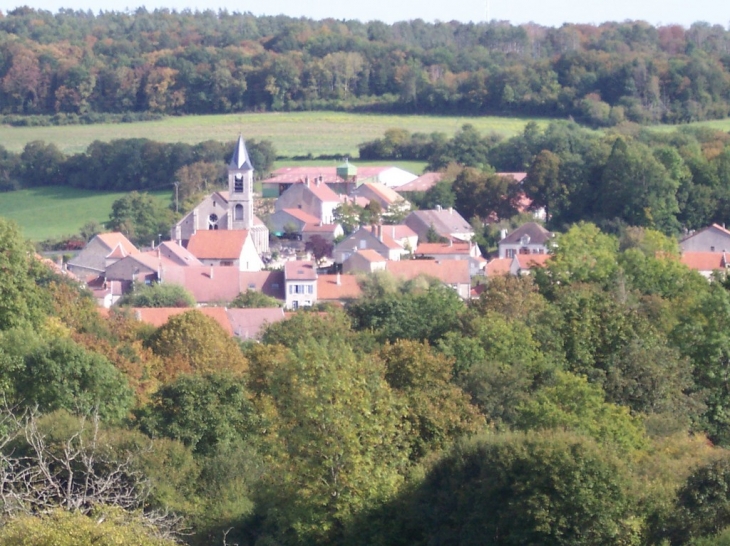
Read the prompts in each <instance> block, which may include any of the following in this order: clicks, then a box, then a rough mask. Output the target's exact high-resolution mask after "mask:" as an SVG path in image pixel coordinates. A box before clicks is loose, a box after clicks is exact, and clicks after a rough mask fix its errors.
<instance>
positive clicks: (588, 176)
mask: <svg viewBox="0 0 730 546" xmlns="http://www.w3.org/2000/svg"><path fill="white" fill-rule="evenodd" d="M360 154H361V156H365V157H368V158H376V157H380V158H387V159H419V160H426V161H428V162H429V165H428V169H432V170H441V171H443V172H444V176H443V178H442V182H441V183H439V184H437V185H436V186H435V187H433V188H432V189H431V190H429V191H428V192H422V193H413V194H410V195H409V196H408V197H409V198H410V199H411V200H412V201H413V202H414V204H416V205H417V206H420V207H424V208H429V207H431V208H432V207H434V206H436V205H441V206H444V207H448V206H455V207H456V208H457V210H459V212H460V213H461V214H462V215H463V216H464V217H465V218H468V219H471V218H474V217H476V218H478V219H479V220H488V219H489V220H490V222H493V221H494V217H495V215H496V216H497V217H498V218H501V219H508V218H510V217H511V216H513V215H515V214H517V212H518V211H519V210H520V209H522V208H524V203H523V202H522V201H521V200H522V196H523V195H526V196H527V197H528V198H529V199H530V200H531V203H530V208H532V209H538V208H545V210H546V212H547V217H548V224H549V225H550V226H551V227H553V228H556V229H565V228H567V227H568V226H570V225H572V224H574V223H576V222H579V221H590V222H594V223H596V224H598V225H600V226H601V227H602V228H604V229H606V230H609V231H612V232H614V233H615V232H617V231H618V230H619V229H620V227H621V226H643V227H650V228H654V229H657V230H659V231H662V232H664V233H666V234H671V235H676V234H679V233H682V232H683V231H687V230H693V229H699V228H702V227H705V226H707V225H709V224H711V223H718V224H721V223H725V222H728V221H730V136H729V135H728V133H726V132H723V131H718V130H713V129H710V128H702V127H700V128H691V127H683V128H678V129H676V130H674V131H672V132H659V131H654V130H651V129H644V128H640V127H639V126H636V125H631V124H628V125H624V126H621V127H617V128H615V129H612V130H609V131H607V132H600V133H599V132H595V131H590V130H588V129H585V128H582V127H580V126H579V125H577V124H576V123H572V122H552V123H550V124H549V125H548V126H547V127H546V128H545V129H543V130H541V129H540V128H539V127H538V126H537V125H536V124H535V123H534V122H531V123H528V124H527V125H526V126H525V129H524V131H523V132H522V134H521V135H517V136H515V137H512V138H509V139H503V138H502V137H500V136H499V135H494V134H489V135H482V134H480V133H479V131H477V130H476V129H475V128H474V127H473V126H471V125H465V126H463V127H462V128H461V130H459V131H458V132H457V133H456V135H455V136H454V137H453V138H447V137H446V136H445V135H443V134H432V135H426V134H421V133H414V134H410V133H409V132H407V131H405V130H402V129H392V130H389V131H387V132H386V133H385V134H384V136H383V137H382V138H379V139H375V140H373V141H369V142H365V143H363V144H361V145H360ZM496 172H508V173H513V172H525V173H527V177H526V178H525V180H524V181H523V182H522V183H520V184H516V183H514V181H512V180H511V179H509V178H505V177H501V176H498V175H496V174H495V173H496Z"/></svg>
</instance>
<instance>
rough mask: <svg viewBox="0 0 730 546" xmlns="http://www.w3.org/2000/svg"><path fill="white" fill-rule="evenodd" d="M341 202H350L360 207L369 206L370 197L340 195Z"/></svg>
mask: <svg viewBox="0 0 730 546" xmlns="http://www.w3.org/2000/svg"><path fill="white" fill-rule="evenodd" d="M340 203H349V204H351V205H357V206H358V207H367V206H368V203H370V199H368V198H367V197H361V196H359V195H340Z"/></svg>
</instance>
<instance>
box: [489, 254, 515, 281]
mask: <svg viewBox="0 0 730 546" xmlns="http://www.w3.org/2000/svg"><path fill="white" fill-rule="evenodd" d="M511 265H512V258H494V259H493V260H491V261H490V262H488V263H487V268H486V270H485V273H486V275H487V277H495V276H499V275H509V270H510V266H511Z"/></svg>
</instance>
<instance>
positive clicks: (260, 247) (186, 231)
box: [170, 135, 269, 254]
mask: <svg viewBox="0 0 730 546" xmlns="http://www.w3.org/2000/svg"><path fill="white" fill-rule="evenodd" d="M253 173H254V167H253V164H252V163H251V159H250V158H249V155H248V150H247V149H246V143H245V142H244V140H243V136H241V135H239V137H238V142H237V143H236V148H235V149H234V151H233V155H232V156H231V161H230V162H229V163H228V191H218V192H215V193H212V194H211V195H208V196H207V197H206V198H205V199H203V201H202V202H201V203H200V204H198V205H197V206H196V207H195V208H194V209H193V210H191V211H190V212H188V213H187V214H186V215H185V216H183V218H182V219H181V220H180V221H179V222H178V223H177V224H175V225H174V226H173V227H172V230H171V231H170V236H171V239H172V240H173V241H177V242H178V243H179V244H180V245H182V246H185V247H187V243H188V241H189V240H190V239H191V238H192V236H193V235H194V234H195V233H198V232H200V231H208V230H211V231H215V230H225V231H231V230H234V231H237V230H246V231H248V232H249V234H250V237H251V238H252V240H253V244H254V247H255V248H256V251H257V252H258V253H259V254H265V253H267V252H268V251H269V229H268V228H267V227H266V226H265V225H264V223H263V222H262V221H261V220H260V219H259V218H257V217H256V216H255V215H254V213H253V201H254V198H253Z"/></svg>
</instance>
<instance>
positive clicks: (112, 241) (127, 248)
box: [96, 231, 139, 254]
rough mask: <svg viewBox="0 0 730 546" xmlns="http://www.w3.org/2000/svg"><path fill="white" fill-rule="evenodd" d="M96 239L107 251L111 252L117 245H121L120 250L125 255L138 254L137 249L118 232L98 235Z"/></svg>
mask: <svg viewBox="0 0 730 546" xmlns="http://www.w3.org/2000/svg"><path fill="white" fill-rule="evenodd" d="M96 237H97V238H98V239H99V240H100V241H101V242H102V243H104V244H105V245H106V246H107V247H108V248H109V251H113V250H114V249H115V248H116V247H117V245H121V247H122V249H123V250H124V252H126V253H127V254H136V253H137V252H139V250H138V249H137V247H136V246H134V245H133V244H132V242H131V241H130V240H129V239H127V238H126V237H125V236H124V234H122V233H119V232H118V231H113V232H110V233H99V234H98V235H97V236H96Z"/></svg>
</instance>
